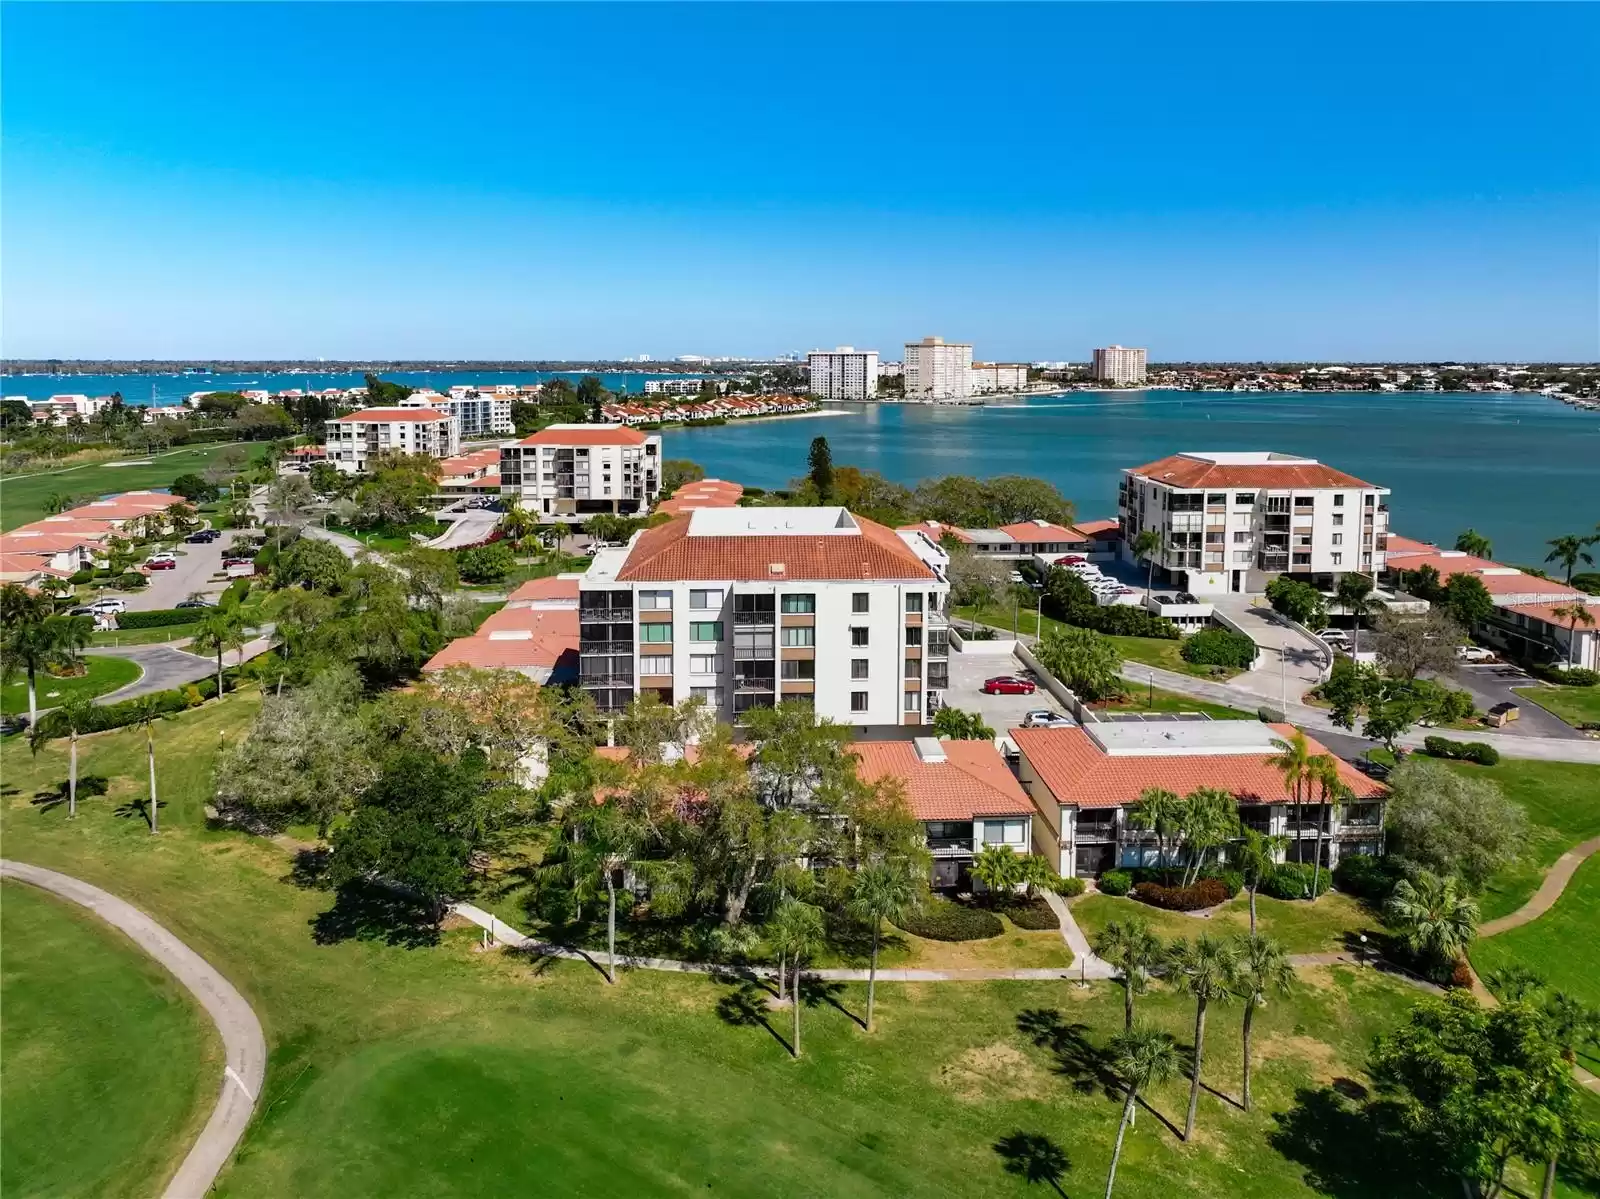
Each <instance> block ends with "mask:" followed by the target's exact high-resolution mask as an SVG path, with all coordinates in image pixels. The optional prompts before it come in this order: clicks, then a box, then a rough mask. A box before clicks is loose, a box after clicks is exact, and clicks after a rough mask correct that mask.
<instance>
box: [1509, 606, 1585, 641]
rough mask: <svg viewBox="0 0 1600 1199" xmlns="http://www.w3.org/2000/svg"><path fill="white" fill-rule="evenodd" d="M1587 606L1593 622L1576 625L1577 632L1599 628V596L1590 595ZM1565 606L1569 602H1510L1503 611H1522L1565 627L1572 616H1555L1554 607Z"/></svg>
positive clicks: (1568, 625) (1546, 622) (1547, 622)
mask: <svg viewBox="0 0 1600 1199" xmlns="http://www.w3.org/2000/svg"><path fill="white" fill-rule="evenodd" d="M1587 606H1588V608H1589V613H1590V615H1592V616H1593V617H1594V619H1595V623H1594V624H1592V625H1585V624H1580V625H1578V626H1576V628H1577V632H1579V633H1588V632H1593V631H1595V629H1596V628H1600V598H1596V597H1591V598H1590V600H1589V602H1588V605H1587ZM1567 607H1571V605H1570V604H1511V605H1509V606H1508V607H1507V608H1506V609H1505V611H1507V612H1520V613H1522V615H1524V616H1527V617H1530V618H1532V619H1533V620H1542V621H1544V622H1545V624H1553V625H1557V626H1559V627H1560V628H1563V629H1565V628H1569V627H1571V624H1572V618H1571V617H1570V616H1557V615H1556V613H1555V609H1556V608H1567Z"/></svg>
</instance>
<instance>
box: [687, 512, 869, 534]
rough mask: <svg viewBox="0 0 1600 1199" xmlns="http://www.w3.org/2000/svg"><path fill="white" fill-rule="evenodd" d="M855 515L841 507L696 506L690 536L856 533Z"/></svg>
mask: <svg viewBox="0 0 1600 1199" xmlns="http://www.w3.org/2000/svg"><path fill="white" fill-rule="evenodd" d="M860 533H861V530H860V528H859V527H858V526H857V525H856V522H855V518H854V517H852V516H851V515H850V513H849V512H848V511H846V510H845V509H843V508H697V509H695V511H694V512H692V513H691V514H690V516H689V536H690V537H773V536H780V537H781V536H800V537H829V536H841V535H842V536H847V537H853V536H859V535H860Z"/></svg>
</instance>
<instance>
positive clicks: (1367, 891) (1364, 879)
mask: <svg viewBox="0 0 1600 1199" xmlns="http://www.w3.org/2000/svg"><path fill="white" fill-rule="evenodd" d="M1404 875H1405V872H1404V871H1403V870H1402V869H1401V867H1400V863H1399V861H1398V860H1397V859H1395V858H1391V857H1389V856H1388V855H1387V854H1385V855H1384V856H1382V857H1379V856H1378V855H1376V854H1363V853H1353V854H1346V855H1345V856H1344V857H1342V858H1340V859H1339V864H1338V865H1337V866H1335V867H1334V868H1333V882H1334V885H1335V886H1337V887H1338V888H1339V890H1341V891H1343V892H1344V893H1345V894H1346V895H1354V896H1355V897H1356V898H1357V899H1370V900H1372V901H1373V902H1374V903H1382V902H1383V901H1384V900H1386V899H1388V898H1389V893H1390V892H1391V891H1393V890H1394V885H1395V883H1397V882H1399V881H1400V880H1401V878H1403V877H1404Z"/></svg>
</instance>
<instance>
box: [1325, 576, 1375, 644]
mask: <svg viewBox="0 0 1600 1199" xmlns="http://www.w3.org/2000/svg"><path fill="white" fill-rule="evenodd" d="M1333 594H1334V598H1335V599H1336V600H1338V602H1339V607H1340V608H1342V609H1344V612H1345V614H1346V615H1348V616H1353V617H1354V618H1355V620H1354V622H1353V624H1352V625H1351V628H1350V650H1351V652H1352V653H1355V652H1358V651H1359V650H1360V649H1361V618H1362V617H1363V616H1365V615H1366V614H1367V613H1368V612H1370V611H1372V610H1373V608H1375V607H1377V605H1376V604H1374V602H1373V600H1372V580H1371V579H1369V578H1368V577H1367V576H1366V575H1364V574H1360V573H1358V572H1356V571H1350V572H1348V573H1347V574H1342V575H1340V576H1339V585H1338V586H1337V587H1336V588H1334V593H1333Z"/></svg>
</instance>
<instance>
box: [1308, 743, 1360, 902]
mask: <svg viewBox="0 0 1600 1199" xmlns="http://www.w3.org/2000/svg"><path fill="white" fill-rule="evenodd" d="M1306 782H1307V784H1308V785H1314V786H1315V787H1316V788H1317V791H1318V793H1319V795H1320V796H1321V798H1322V815H1321V817H1319V818H1318V820H1317V848H1316V853H1315V854H1314V855H1313V856H1312V859H1311V861H1312V867H1311V899H1312V901H1313V902H1315V901H1316V898H1317V895H1318V893H1319V889H1320V887H1321V885H1322V838H1323V835H1324V834H1325V833H1326V832H1327V830H1328V825H1330V824H1331V823H1333V821H1334V820H1335V818H1336V817H1335V813H1337V812H1338V810H1339V805H1340V804H1341V803H1342V802H1343V801H1344V800H1345V799H1346V798H1347V797H1348V796H1349V795H1350V794H1351V792H1350V788H1349V787H1347V786H1345V783H1344V780H1343V779H1342V778H1340V777H1339V760H1338V759H1337V758H1335V757H1334V756H1333V755H1332V754H1317V755H1316V756H1315V757H1314V758H1312V759H1311V761H1310V763H1309V767H1308V769H1307V771H1306Z"/></svg>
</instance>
